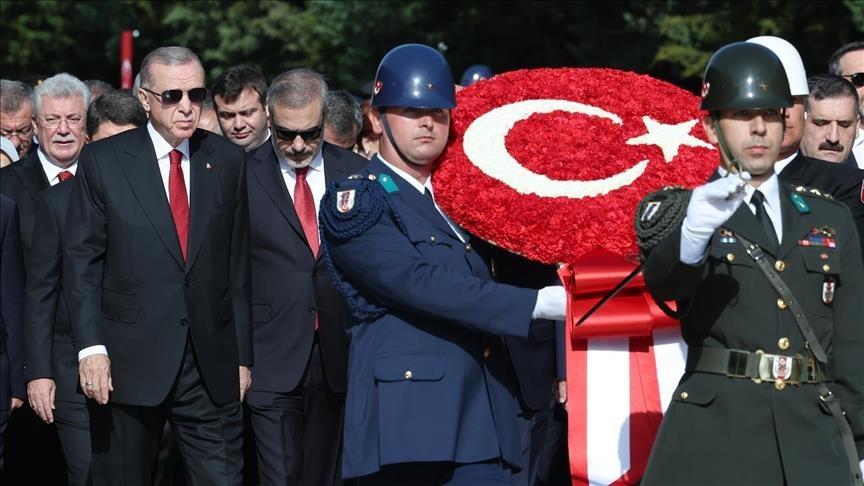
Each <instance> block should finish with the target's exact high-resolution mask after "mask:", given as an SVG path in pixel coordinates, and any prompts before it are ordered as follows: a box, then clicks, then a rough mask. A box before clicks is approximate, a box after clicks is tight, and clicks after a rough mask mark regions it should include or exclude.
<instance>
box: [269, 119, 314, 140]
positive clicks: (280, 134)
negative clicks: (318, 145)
mask: <svg viewBox="0 0 864 486" xmlns="http://www.w3.org/2000/svg"><path fill="white" fill-rule="evenodd" d="M322 130H324V123H321V124H320V125H318V126H317V127H315V128H310V129H308V130H302V131H297V130H288V129H285V128H279V127H277V126H276V125H273V131H274V132H275V133H276V138H278V139H279V140H283V141H285V142H291V141H293V140H294V139H295V138H297V137H300V138H302V139H303V141H304V142H314V141H316V140H318V139H319V138H321V131H322Z"/></svg>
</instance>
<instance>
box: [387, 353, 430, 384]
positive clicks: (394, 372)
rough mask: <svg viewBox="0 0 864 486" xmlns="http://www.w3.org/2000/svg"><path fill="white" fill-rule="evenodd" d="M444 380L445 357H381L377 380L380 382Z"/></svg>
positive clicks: (419, 355) (427, 355)
mask: <svg viewBox="0 0 864 486" xmlns="http://www.w3.org/2000/svg"><path fill="white" fill-rule="evenodd" d="M442 378H444V357H443V356H440V355H437V354H400V355H390V356H379V357H378V358H377V359H376V360H375V379H376V380H377V381H379V382H399V381H405V382H407V381H440V380H441V379H442Z"/></svg>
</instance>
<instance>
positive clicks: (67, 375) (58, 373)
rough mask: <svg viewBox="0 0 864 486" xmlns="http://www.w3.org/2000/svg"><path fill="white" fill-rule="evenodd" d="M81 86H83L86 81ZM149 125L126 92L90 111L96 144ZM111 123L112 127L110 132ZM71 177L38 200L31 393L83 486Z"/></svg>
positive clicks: (83, 411) (84, 413)
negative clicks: (67, 279) (67, 270)
mask: <svg viewBox="0 0 864 486" xmlns="http://www.w3.org/2000/svg"><path fill="white" fill-rule="evenodd" d="M52 79H53V78H49V79H48V80H46V81H45V82H44V83H42V84H41V85H40V86H39V87H38V88H37V93H39V90H40V89H42V88H43V87H44V86H45V85H46V84H48V85H49V86H50V83H52V82H53V81H52ZM81 88H82V89H83V88H84V86H83V83H82V86H81ZM94 120H96V121H94ZM146 122H147V114H146V113H145V112H144V108H143V107H142V106H141V104H140V103H139V102H138V100H137V99H136V98H132V97H131V95H128V94H126V93H120V92H109V93H106V94H103V95H102V96H100V97H99V98H98V99H97V100H96V101H94V102H93V103H92V104H91V105H90V107H89V108H88V109H87V132H88V133H87V134H88V136H89V137H90V139H91V140H94V141H95V140H100V139H101V138H103V137H104V136H105V135H106V134H107V133H111V132H112V131H114V130H116V129H117V127H119V126H123V127H130V126H131V127H132V128H134V127H136V126H141V125H144V124H145V123H146ZM109 124H111V125H112V126H111V129H107V130H106V128H107V127H106V125H109ZM124 129H126V130H128V129H129V128H124ZM82 147H83V145H82ZM72 170H75V167H72ZM70 174H71V172H70ZM69 177H71V176H64V178H66V179H67V180H66V182H60V183H58V184H56V185H54V186H52V187H50V188H48V189H45V190H44V191H42V192H41V193H40V194H39V197H38V201H37V207H36V215H35V229H34V233H35V234H34V237H33V243H32V248H31V258H30V264H29V266H28V268H27V319H26V322H27V326H26V329H27V332H26V340H25V341H26V350H27V353H26V357H27V378H28V380H29V381H28V383H27V390H28V398H29V401H30V406H31V408H32V409H33V411H34V412H36V414H37V415H38V416H39V418H41V419H42V420H43V421H45V423H49V424H51V423H53V424H56V428H57V433H58V436H59V438H60V444H61V446H62V449H63V454H64V457H65V460H66V461H65V462H66V470H67V475H68V480H69V484H70V485H79V484H80V485H83V484H85V483H86V481H87V478H88V477H89V472H90V457H91V455H92V453H91V448H90V414H89V412H88V409H87V402H86V399H85V398H84V395H83V394H82V393H81V390H80V389H79V387H78V357H77V351H76V349H75V336H74V333H73V332H72V325H71V324H70V322H69V309H68V304H67V300H66V293H65V292H64V291H63V288H62V285H61V279H62V274H63V272H62V265H63V259H62V252H63V242H62V235H63V230H64V228H65V227H66V210H67V208H68V205H69V198H70V195H71V193H72V189H73V187H74V186H73V183H72V182H71V181H69V180H68V178H69Z"/></svg>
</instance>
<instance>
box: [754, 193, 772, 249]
mask: <svg viewBox="0 0 864 486" xmlns="http://www.w3.org/2000/svg"><path fill="white" fill-rule="evenodd" d="M750 201H752V202H753V205H754V206H755V207H756V219H758V220H759V223H761V224H762V229H764V230H765V233H766V234H767V235H768V239H769V241H771V245H772V247H771V248H770V250H772V251H773V250H776V249H777V247H778V246H779V242H778V240H777V233H776V232H775V231H774V225H773V224H772V223H771V217H769V216H768V213H767V212H766V211H765V195H764V194H762V191H760V190H758V189H757V190H756V191H754V192H753V196H752V197H751V198H750Z"/></svg>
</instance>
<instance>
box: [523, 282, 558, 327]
mask: <svg viewBox="0 0 864 486" xmlns="http://www.w3.org/2000/svg"><path fill="white" fill-rule="evenodd" d="M566 317H567V291H566V290H564V287H562V286H560V285H553V286H550V287H543V288H542V289H540V290H538V291H537V303H536V304H534V313H532V314H531V318H532V319H551V320H553V321H563V320H564V319H565V318H566Z"/></svg>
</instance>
